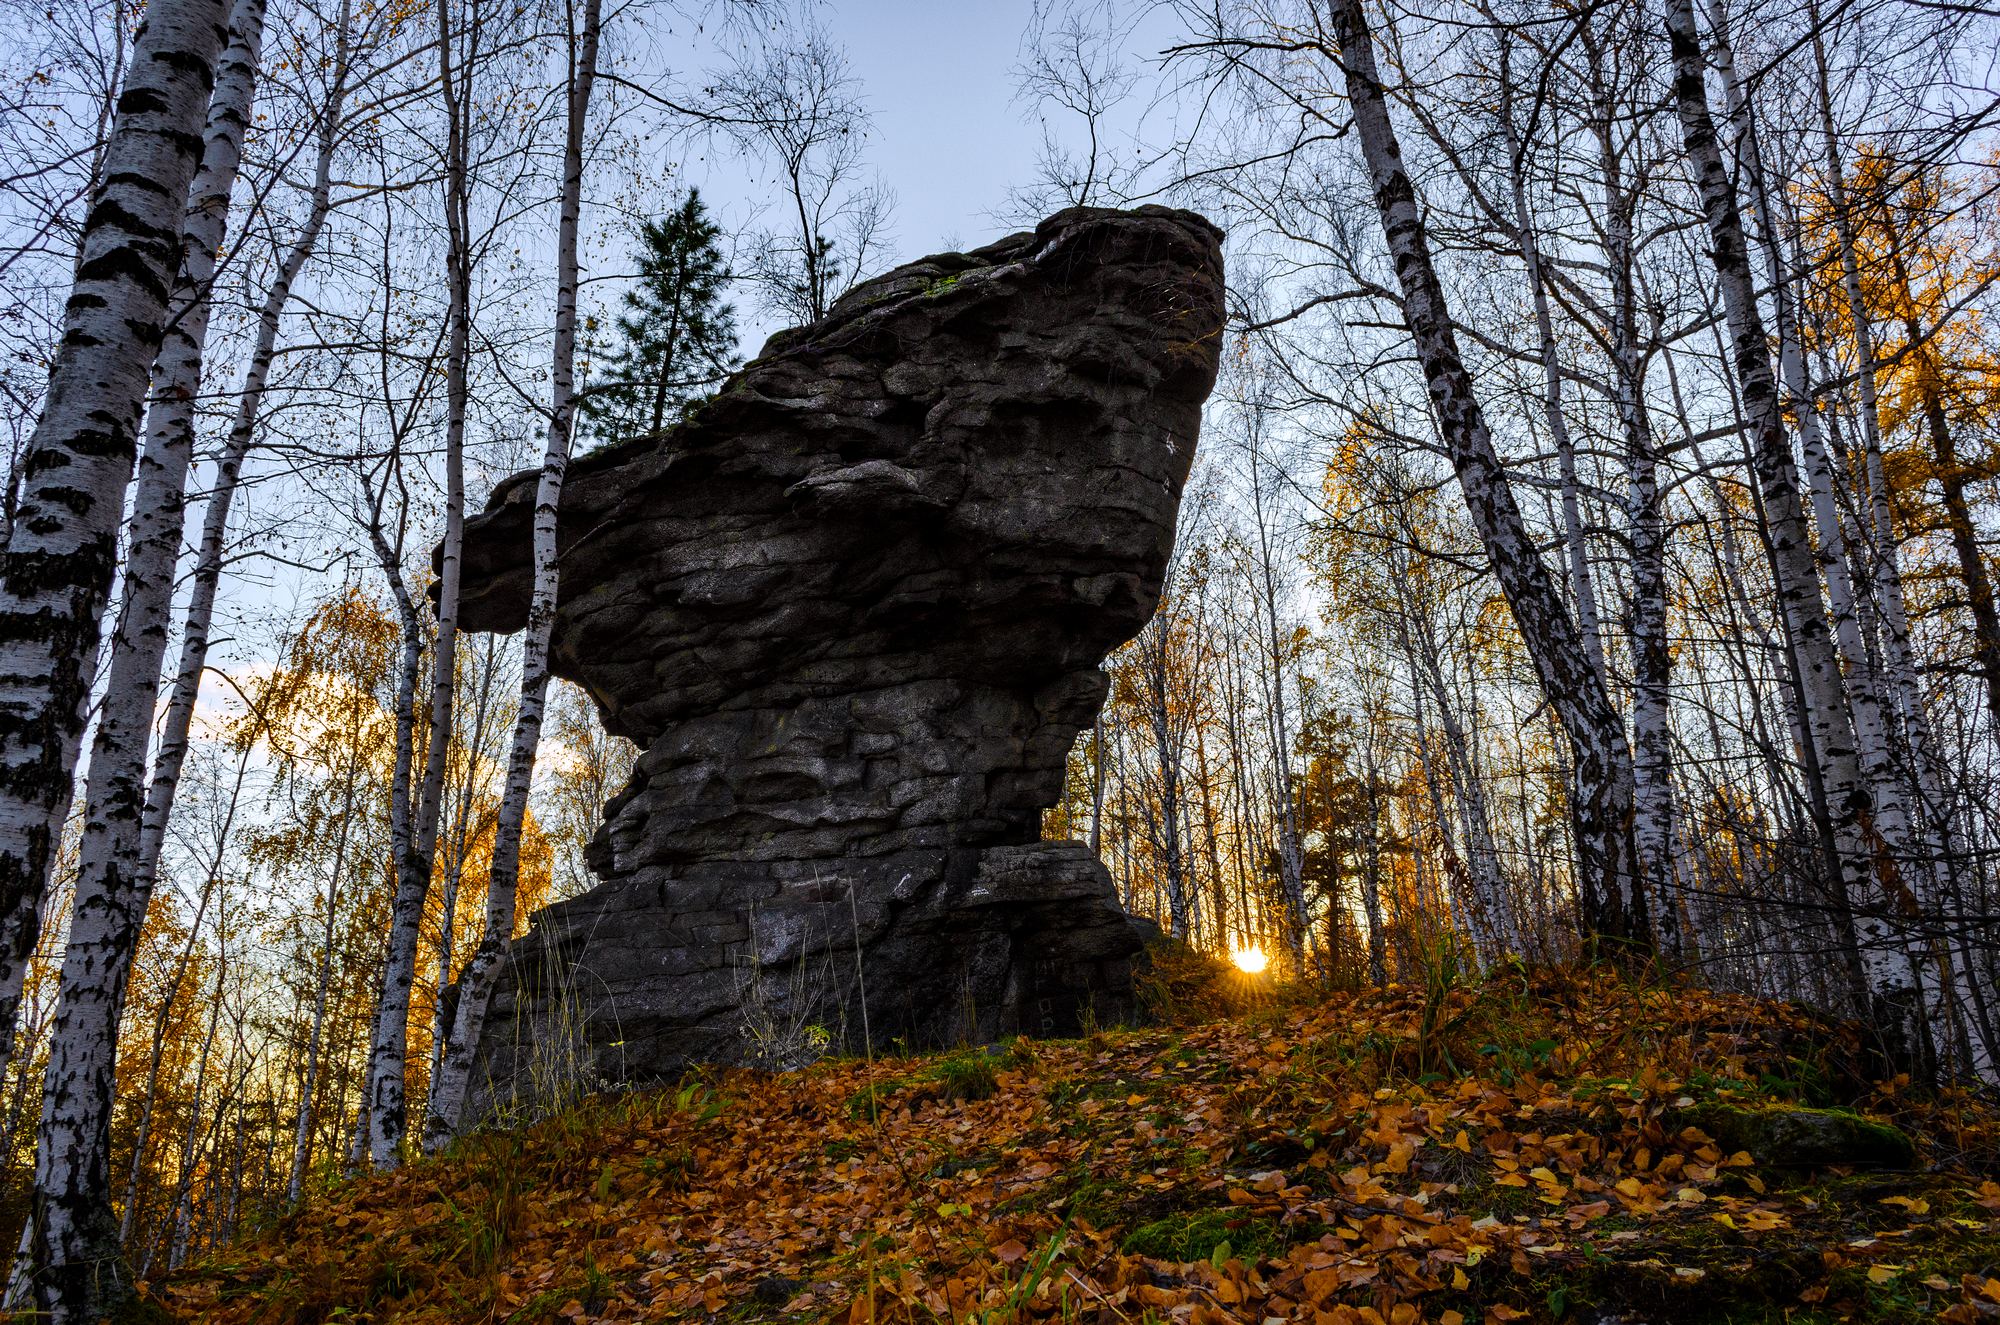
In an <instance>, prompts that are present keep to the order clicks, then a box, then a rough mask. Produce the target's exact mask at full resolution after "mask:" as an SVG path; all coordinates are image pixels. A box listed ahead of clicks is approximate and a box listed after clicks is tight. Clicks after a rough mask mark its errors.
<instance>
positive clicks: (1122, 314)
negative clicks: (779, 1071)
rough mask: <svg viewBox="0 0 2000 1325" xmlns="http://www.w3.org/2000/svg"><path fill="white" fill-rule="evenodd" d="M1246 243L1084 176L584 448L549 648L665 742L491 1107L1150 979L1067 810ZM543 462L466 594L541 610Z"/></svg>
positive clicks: (530, 962) (648, 764) (1094, 996)
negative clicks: (969, 243)
mask: <svg viewBox="0 0 2000 1325" xmlns="http://www.w3.org/2000/svg"><path fill="white" fill-rule="evenodd" d="M1220 242H1221V235H1220V233H1219V232H1218V231H1217V230H1216V229H1215V228H1214V227H1213V226H1212V225H1210V224H1209V223H1208V222H1207V221H1205V220H1203V219H1202V218H1201V217H1198V216H1195V215H1193V214H1192V213H1188V212H1181V211H1172V210H1168V209H1165V208H1157V207H1147V208H1141V209H1138V210H1136V211H1106V210H1100V209H1082V208H1078V209H1072V210H1070V211H1066V212H1062V213H1059V214H1057V215H1055V216H1052V217H1050V218H1049V219H1048V220H1047V221H1044V222H1043V223H1042V224H1041V225H1040V226H1039V227H1038V228H1037V229H1035V230H1034V231H1033V232H1032V233H1024V234H1019V235H1015V236H1012V237H1010V238H1008V239H1004V240H1001V241H1000V242H998V243H996V244H993V245H990V246H988V247H986V248H982V249H978V250H975V251H974V252H971V253H963V254H960V253H951V254H942V255H939V256H936V257H930V258H925V259H923V260H922V261H919V262H915V263H911V264H910V265H908V266H905V267H901V268H898V269H897V270H895V271H893V272H890V273H889V274H888V275H886V276H882V277H880V278H878V279H875V280H872V281H869V282H867V283H865V284H863V285H861V286H859V287H857V288H856V289H855V290H853V291H852V292H850V293H849V294H848V295H847V296H846V297H845V298H843V299H841V300H840V302H839V303H838V304H836V305H835V306H834V308H833V310H832V312H831V313H830V314H829V315H828V316H827V317H826V318H824V319H823V320H821V321H819V322H816V323H814V324H812V325H810V326H807V327H803V328H799V329H796V330H792V331H787V332H782V333H780V334H779V335H777V336H774V337H773V338H772V339H771V341H770V342H769V343H768V344H767V345H766V346H765V348H764V352H763V353H762V354H761V355H760V356H759V357H758V358H757V359H756V360H755V361H753V362H752V363H750V364H749V365H748V366H747V367H745V368H744V369H743V370H742V371H741V372H739V373H737V374H736V375H735V376H734V377H732V378H731V379H730V380H729V382H728V383H727V384H726V385H725V386H724V387H723V388H722V390H721V391H720V392H719V393H718V394H717V395H716V397H715V398H714V399H712V400H710V401H708V402H707V403H705V404H704V405H702V406H700V407H699V408H698V409H697V410H696V411H695V412H694V414H693V415H692V417H690V418H689V419H688V420H687V421H685V422H684V423H682V424H680V425H679V426H677V427H676V428H674V429H672V430H671V431H669V432H667V433H665V434H662V435H660V436H658V437H651V438H644V439H640V440H638V441H634V442H630V443H626V444H623V445H620V446H618V447H615V448H612V449H610V450H606V451H601V452H597V453H595V454H591V455H588V456H585V457H583V458H581V459H579V460H578V461H577V462H576V463H575V464H574V465H573V466H572V468H571V470H570V474H569V478H568V482H567V484H566V486H565V489H564V493H563V501H562V510H561V520H560V538H559V542H560V548H561V594H560V603H559V609H558V614H557V622H556V627H555V635H554V644H553V649H552V664H553V667H554V670H555V672H556V673H557V674H558V675H560V676H564V677H567V678H569V679H571V680H573V681H576V682H577V683H578V684H580V685H582V686H583V687H584V688H585V689H586V690H588V691H589V692H590V694H591V695H592V696H593V697H594V698H595V699H596V701H597V703H598V705H599V706H600V708H601V710H602V712H603V715H604V720H605V723H606V725H607V726H608V727H609V728H610V729H611V730H612V731H614V732H618V733H620V734H622V735H625V736H628V737H630V738H632V739H633V740H634V741H635V742H637V743H638V744H639V746H640V747H641V749H642V753H641V754H640V756H639V759H638V762H637V767H636V769H635V771H634V773H633V776H632V780H631V782H630V784H629V785H627V786H626V788H625V789H624V790H623V791H622V792H620V793H619V794H618V795H617V796H616V797H615V798H614V799H613V800H612V801H611V802H610V804H609V805H608V806H607V807H606V811H605V822H604V824H603V826H602V828H600V830H599V831H598V833H597V836H596V838H595V840H594V841H593V842H592V843H591V846H590V849H589V852H588V859H589V862H590V865H591V867H592V869H593V870H595V871H596V873H597V874H598V876H599V877H600V878H601V880H602V882H601V883H600V884H599V885H598V886H597V887H595V888H593V889H592V890H591V891H589V892H587V893H585V894H584V895H582V896H580V897H577V898H574V899H571V900H569V901H566V902H562V903H559V904H557V905H555V906H552V907H549V908H547V909H546V910H544V911H542V912H541V913H539V914H538V915H537V916H536V917H535V918H534V921H533V924H532V926H531V928H530V930H529V932H528V933H527V934H526V935H525V936H523V937H522V938H521V939H520V940H518V941H517V942H516V943H515V945H514V954H513V957H512V960H511V961H510V963H509V969H508V971H507V973H506V974H504V975H503V976H502V978H501V981H500V985H499V987H498V989H497V990H496V992H495V995H494V1000H493V1004H492V1009H491V1012H490V1014H489V1017H488V1024H487V1030H486V1033H485V1036H484V1037H483V1039H482V1042H481V1045H480V1049H479V1053H478V1064H477V1067H476V1069H475V1073H474V1080H475V1088H474V1089H475V1095H476V1096H481V1097H482V1098H481V1099H480V1100H476V1101H475V1102H476V1103H483V1104H484V1105H485V1106H487V1107H490V1106H491V1105H492V1103H493V1102H494V1100H495V1097H496V1095H512V1094H518V1093H521V1092H526V1091H528V1090H530V1089H531V1088H532V1087H531V1083H532V1082H533V1081H534V1080H536V1079H537V1078H538V1077H539V1076H540V1075H541V1073H542V1072H545V1071H563V1072H567V1071H570V1070H572V1069H567V1068H562V1067H560V1066H559V1065H558V1063H557V1060H558V1059H562V1060H568V1061H569V1062H570V1063H572V1064H574V1063H578V1062H580V1063H581V1064H582V1065H583V1071H584V1072H585V1073H586V1074H587V1075H589V1076H592V1077H596V1078H601V1079H608V1080H645V1079H651V1078H658V1077H662V1076H667V1075H670V1074H672V1073H674V1072H676V1071H678V1070H679V1069H680V1068H681V1067H682V1066H684V1065H685V1064H687V1063H689V1062H694V1061H732V1062H764V1063H767V1064H771V1065H782V1064H784V1063H787V1062H791V1061H796V1059H797V1058H798V1057H800V1056H802V1055H804V1054H806V1053H809V1052H810V1051H811V1050H812V1049H813V1048H814V1047H815V1046H816V1045H817V1044H819V1043H821V1042H822V1041H823V1040H824V1039H826V1038H828V1037H830V1038H832V1039H833V1040H835V1041H844V1042H845V1044H846V1045H847V1046H848V1047H850V1048H858V1047H859V1044H860V1041H861V1038H862V1035H863V1026H864V1023H865V1026H866V1030H867V1034H868V1035H869V1036H871V1037H872V1038H873V1040H874V1041H875V1042H876V1043H878V1044H880V1043H886V1042H887V1041H889V1040H890V1039H892V1038H894V1037H899V1036H900V1037H904V1038H906V1039H909V1040H911V1041H913V1042H937V1041H955V1040H958V1039H960V1038H961V1037H969V1038H972V1039H974V1040H990V1039H992V1038H995V1037H997V1036H999V1035H1003V1034H1007V1033H1011V1032H1015V1031H1025V1032H1030V1033H1040V1032H1052V1033H1061V1032H1065V1031H1074V1030H1075V1029H1076V1028H1077V1026H1078V1024H1079V1022H1080V1021H1081V1020H1083V1019H1085V1018H1086V1017H1088V1016H1091V1015H1094V1016H1095V1017H1097V1018H1098V1019H1100V1020H1104V1021H1110V1020H1115V1019H1117V1018H1120V1017H1122V1016H1124V1015H1126V1014H1127V1013H1128V1011H1129V1005H1130V998H1131V960H1132V958H1133V957H1134V955H1135V954H1136V953H1137V951H1138V949H1139V946H1140V937H1139V929H1138V928H1137V927H1135V925H1134V924H1133V923H1132V922H1131V921H1130V920H1129V919H1128V918H1127V917H1126V915H1125V914H1124V912H1123V911H1122V909H1121V908H1120V906H1119V904H1118V900H1117V897H1116V895H1115V892H1114V890H1113V888H1112V884H1111V880H1110V878H1109V876H1108V875H1107V874H1106V873H1105V871H1104V869H1103V867H1102V866H1101V865H1100V864H1099V863H1098V862H1097V860H1096V859H1095V858H1094V857H1093V856H1092V855H1091V854H1090V853H1089V852H1088V851H1087V850H1086V849H1085V848H1084V847H1083V846H1082V845H1080V844H1078V843H1074V842H1043V841H1041V840H1040V836H1041V833H1040V827H1041V814H1042V811H1043V809H1044V808H1045V807H1048V806H1050V805H1053V804H1054V803H1055V802H1056V800H1057V799H1058V797H1059V795H1060V793H1061V791H1062V787H1063V781H1064V778H1065V776H1066V757H1067V753H1068V751H1069V749H1070V747H1071V745H1072V744H1073V742H1074V741H1075V738H1076V736H1077V734H1078V733H1079V732H1080V731H1081V730H1082V729H1084V728H1085V727H1088V726H1089V725H1090V723H1091V721H1092V720H1093V717H1094V716H1095V714H1096V712H1097V709H1098V706H1099V705H1100V704H1101V703H1102V701H1103V699H1104V694H1105V686H1106V682H1105V678H1104V674H1103V673H1102V672H1101V671H1100V670H1099V667H1098V664H1099V663H1100V662H1101V661H1102V660H1103V658H1104V656H1105V655H1106V654H1107V653H1108V652H1109V651H1110V650H1111V649H1113V648H1115V647H1116V646H1117V645H1119V644H1120V643H1122V642H1123V641H1125V640H1127V639H1129V638H1130V637H1131V636H1132V635H1133V634H1135V633H1136V632H1137V631H1138V630H1139V628H1140V627H1141V626H1142V625H1144V624H1145V622H1146V620H1147V618H1148V617H1149V616H1150V615H1151V614H1152V612H1153V609H1154V607H1155V606H1156V604H1157V600H1158V596H1159V592H1160V582H1161V577H1162V574H1163V573H1164V569H1165V566H1166V563H1167V558H1168V554H1169V551H1170V549H1171V547H1172V544H1173V537H1174V522H1175V518H1176V515H1177V512H1178V510H1179V505H1180V495H1181V488H1182V484H1183V483H1184V482H1185V480H1186V478H1187V474H1188V468H1189V465H1190V463H1191V462H1192V460H1193V457H1194V448H1195V440H1196V435H1197V432H1198V429H1199V425H1200V417H1201V406H1202V402H1203V400H1204V399H1205V398H1206V397H1207V395H1208V392H1209V390H1210V388H1211V387H1212V385H1213V384H1214V380H1215V373H1216V364H1217V356H1218V351H1219V342H1220V336H1221V328H1222V320H1223V311H1222V304H1223V299H1222V258H1221V249H1220ZM534 487H535V475H534V474H533V473H527V474H519V475H516V476H515V477H513V478H511V479H509V480H508V481H507V482H505V483H503V484H502V485H501V486H500V487H499V489H498V490H497V491H495V493H494V495H493V499H492V501H491V502H490V503H489V504H488V507H487V510H486V512H485V513H484V514H483V515H481V516H479V517H477V518H476V519H474V520H472V521H470V522H469V523H468V526H467V531H466V539H465V558H464V586H465V587H464V591H463V600H462V618H461V620H462V624H463V625H464V626H465V627H466V628H469V629H472V630H488V631H514V630H518V629H520V628H521V627H522V625H523V624H524V621H525V617H526V612H527V600H528V585H529V579H528V573H529V567H528V546H529V540H528V525H529V515H530V507H531V504H532V501H533V497H534ZM538 1057H539V1058H541V1059H543V1060H544V1061H542V1062H540V1063H538V1062H537V1061H536V1060H537V1058H538Z"/></svg>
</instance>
